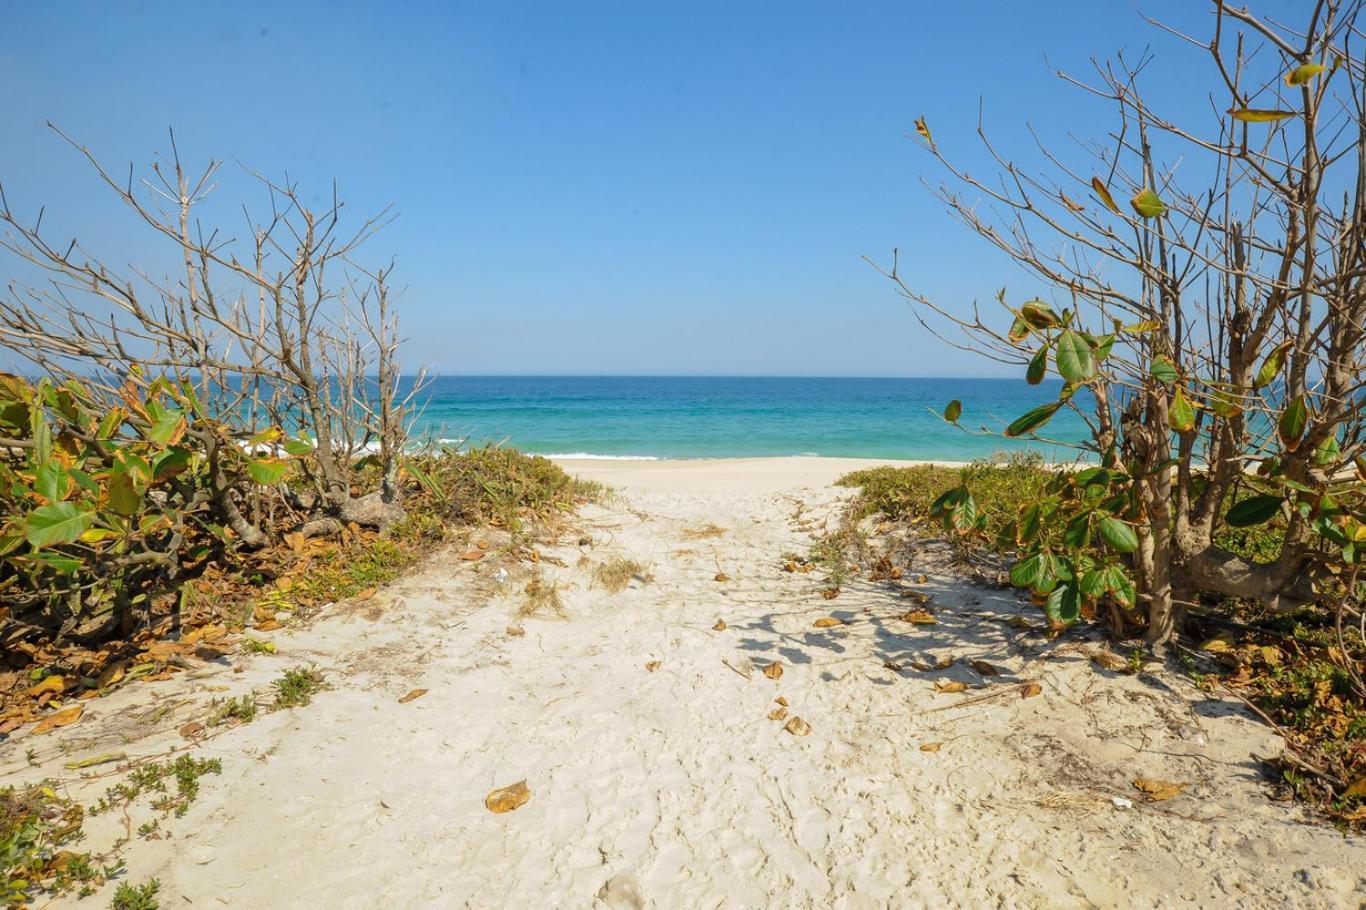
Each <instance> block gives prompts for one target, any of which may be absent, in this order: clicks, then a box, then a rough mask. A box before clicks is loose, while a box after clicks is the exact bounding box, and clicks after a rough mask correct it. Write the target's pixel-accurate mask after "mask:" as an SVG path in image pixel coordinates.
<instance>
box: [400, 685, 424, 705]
mask: <svg viewBox="0 0 1366 910" xmlns="http://www.w3.org/2000/svg"><path fill="white" fill-rule="evenodd" d="M426 694H427V690H426V689H414V690H413V691H411V692H409V693H408V694H407V695H405V696H403V697H402V698H400V699H399V700H398V703H399V704H400V705H406V704H407V703H408V702H410V701H416V700H417V699H419V698H421V697H422V696H424V695H426Z"/></svg>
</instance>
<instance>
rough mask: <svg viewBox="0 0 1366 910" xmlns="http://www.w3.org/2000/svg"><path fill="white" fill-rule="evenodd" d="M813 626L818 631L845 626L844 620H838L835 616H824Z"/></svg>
mask: <svg viewBox="0 0 1366 910" xmlns="http://www.w3.org/2000/svg"><path fill="white" fill-rule="evenodd" d="M812 625H814V626H815V627H816V628H817V629H831V628H834V627H835V626H842V625H844V620H842V619H836V618H835V617H833V616H822V617H821V618H820V619H818V620H816V621H815V622H814V623H813V624H812Z"/></svg>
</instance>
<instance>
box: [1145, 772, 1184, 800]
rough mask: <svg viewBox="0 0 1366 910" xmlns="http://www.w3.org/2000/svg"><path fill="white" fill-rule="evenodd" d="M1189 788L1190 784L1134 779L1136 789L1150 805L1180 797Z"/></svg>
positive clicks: (1149, 778)
mask: <svg viewBox="0 0 1366 910" xmlns="http://www.w3.org/2000/svg"><path fill="white" fill-rule="evenodd" d="M1188 786H1189V784H1179V783H1176V782H1175V781H1170V780H1155V779H1153V778H1151V777H1135V778H1134V787H1135V788H1137V789H1138V790H1139V791H1141V792H1142V793H1143V794H1144V796H1146V797H1147V799H1148V802H1150V803H1155V802H1157V801H1158V800H1163V799H1171V798H1172V797H1173V796H1180V795H1181V793H1182V791H1184V790H1185V789H1186V787H1188Z"/></svg>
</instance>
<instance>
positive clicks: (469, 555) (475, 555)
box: [460, 550, 484, 562]
mask: <svg viewBox="0 0 1366 910" xmlns="http://www.w3.org/2000/svg"><path fill="white" fill-rule="evenodd" d="M460 558H461V559H463V560H465V562H474V561H475V560H476V559H483V558H484V551H483V550H466V551H465V552H464V553H461V554H460Z"/></svg>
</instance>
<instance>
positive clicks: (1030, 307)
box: [1020, 297, 1062, 329]
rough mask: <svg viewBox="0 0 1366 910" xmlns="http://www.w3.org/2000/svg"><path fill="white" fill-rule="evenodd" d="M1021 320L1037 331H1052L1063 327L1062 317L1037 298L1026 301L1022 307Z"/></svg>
mask: <svg viewBox="0 0 1366 910" xmlns="http://www.w3.org/2000/svg"><path fill="white" fill-rule="evenodd" d="M1020 318H1022V319H1023V320H1024V321H1025V322H1027V323H1029V325H1030V326H1031V327H1033V328H1036V329H1052V328H1057V327H1058V326H1060V325H1062V317H1061V316H1059V315H1058V314H1057V313H1055V312H1053V308H1052V307H1050V306H1049V305H1048V304H1046V303H1044V302H1043V301H1042V300H1039V299H1038V298H1037V297H1036V298H1035V299H1033V300H1026V301H1025V303H1024V305H1023V306H1021V307H1020Z"/></svg>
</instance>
